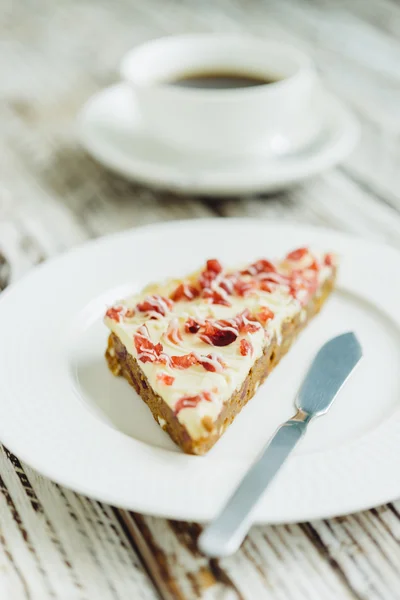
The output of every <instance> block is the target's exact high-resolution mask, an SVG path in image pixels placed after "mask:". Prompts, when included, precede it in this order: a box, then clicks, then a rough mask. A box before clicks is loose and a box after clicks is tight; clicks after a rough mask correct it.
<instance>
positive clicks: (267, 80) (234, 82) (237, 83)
mask: <svg viewBox="0 0 400 600" xmlns="http://www.w3.org/2000/svg"><path fill="white" fill-rule="evenodd" d="M276 81H277V79H274V78H273V77H261V76H260V77H257V76H256V75H250V74H246V73H225V72H215V73H208V72H207V73H206V72H204V73H191V74H190V73H189V74H187V75H183V76H182V77H178V78H176V79H172V80H171V81H168V83H169V84H170V85H175V86H179V87H190V88H198V89H210V90H228V89H239V88H249V87H257V86H260V85H267V84H271V83H276Z"/></svg>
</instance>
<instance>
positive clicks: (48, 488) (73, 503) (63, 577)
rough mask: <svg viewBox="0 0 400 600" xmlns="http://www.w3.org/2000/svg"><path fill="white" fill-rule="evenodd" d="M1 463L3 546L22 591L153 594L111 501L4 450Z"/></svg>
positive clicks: (109, 597) (104, 598) (106, 598)
mask: <svg viewBox="0 0 400 600" xmlns="http://www.w3.org/2000/svg"><path fill="white" fill-rule="evenodd" d="M11 464H12V466H13V467H14V468H13V469H11V468H10V466H11ZM0 468H1V473H2V476H3V483H4V489H6V490H7V491H6V492H5V493H4V494H3V495H2V498H3V504H1V503H0V522H1V523H3V522H4V523H5V527H2V539H4V544H3V552H4V548H6V549H7V548H8V552H9V554H10V556H11V563H12V564H11V565H10V564H9V568H8V569H7V572H9V573H10V576H12V577H13V578H14V579H15V578H16V577H18V578H19V579H20V580H21V581H20V585H19V587H20V588H22V591H23V592H24V593H25V594H26V590H29V594H30V595H31V597H32V598H34V599H35V600H36V598H37V599H38V600H41V599H42V598H47V597H54V598H71V599H74V598H85V599H86V598H87V599H88V600H89V599H90V600H91V599H92V598H98V599H99V600H115V599H116V598H118V599H119V598H122V599H124V598H126V597H127V596H129V595H130V594H134V596H135V598H138V600H154V599H155V598H156V595H155V592H154V590H153V588H152V586H151V585H150V583H149V580H148V577H147V575H146V574H145V573H144V571H143V567H142V565H141V563H140V562H139V560H138V558H137V556H136V554H135V552H134V550H133V549H132V547H131V545H130V543H129V541H128V539H127V538H126V535H125V533H124V531H123V530H122V528H121V526H120V524H119V521H118V519H117V518H116V517H115V514H114V512H113V511H112V509H111V508H110V507H108V506H104V507H103V506H102V505H101V504H99V503H97V502H95V501H92V500H89V499H87V498H84V497H81V496H78V495H76V494H74V493H73V492H70V491H69V490H66V489H64V488H62V487H60V486H57V485H55V484H53V483H51V482H50V481H48V480H46V479H44V478H42V477H40V476H39V475H37V474H36V473H35V472H34V471H32V469H29V468H28V467H25V468H23V467H22V465H20V463H19V461H18V460H16V459H15V458H13V457H12V455H9V454H7V453H4V451H2V452H1V461H0ZM0 500H1V499H0ZM1 541H2V540H0V542H1ZM1 546H2V544H1V543H0V547H1ZM9 562H10V557H9ZM0 580H1V576H0ZM29 594H28V596H29ZM28 596H27V597H28Z"/></svg>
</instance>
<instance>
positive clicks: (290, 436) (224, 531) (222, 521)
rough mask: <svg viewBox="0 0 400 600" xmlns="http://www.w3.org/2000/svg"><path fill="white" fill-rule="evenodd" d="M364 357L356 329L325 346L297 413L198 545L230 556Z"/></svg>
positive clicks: (302, 390) (299, 399)
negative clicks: (296, 451)
mask: <svg viewBox="0 0 400 600" xmlns="http://www.w3.org/2000/svg"><path fill="white" fill-rule="evenodd" d="M361 357H362V349H361V346H360V343H359V341H358V339H357V338H356V336H355V335H354V333H351V332H349V333H344V334H342V335H339V336H337V337H335V338H333V339H331V340H329V341H328V342H327V343H326V344H324V345H323V346H322V347H321V349H320V350H319V352H318V353H317V355H316V357H315V358H314V360H313V362H312V364H311V367H310V369H309V371H308V373H307V375H306V377H305V379H304V381H303V384H302V385H301V387H300V390H299V392H298V394H297V397H296V400H295V405H296V408H297V413H296V414H295V415H294V417H292V418H291V419H289V421H286V423H283V425H281V426H280V427H279V429H278V430H277V431H276V433H275V435H274V437H273V438H272V440H271V441H270V443H269V444H267V446H266V447H265V448H264V449H263V451H262V452H261V455H260V456H259V458H258V459H257V460H256V462H255V463H254V464H253V466H252V467H251V468H250V470H249V471H248V472H247V474H246V475H245V476H244V478H243V479H242V481H241V482H240V484H239V486H238V487H237V489H236V490H235V492H234V493H233V495H232V496H231V497H230V499H229V500H228V502H227V504H226V505H225V507H224V508H223V509H222V511H221V512H220V514H219V515H218V516H217V517H216V519H215V520H214V521H212V522H211V523H210V525H208V526H207V527H206V528H205V529H204V531H203V533H202V534H201V535H200V537H199V539H198V547H199V549H200V551H201V552H202V553H203V554H206V555H207V556H211V557H221V556H228V555H229V554H232V553H233V552H235V551H236V550H237V549H238V548H239V546H240V545H241V543H242V541H243V539H244V537H245V535H246V533H247V532H248V530H249V528H250V526H251V524H252V514H253V512H254V508H255V506H256V505H257V503H258V501H259V499H260V497H261V496H262V495H263V493H264V491H265V490H266V488H267V487H268V486H269V484H270V483H271V481H272V480H273V479H274V477H275V475H276V474H277V472H278V471H279V469H280V468H281V466H282V465H283V463H284V462H285V461H286V459H287V457H288V456H289V454H290V453H291V452H292V450H293V449H294V448H295V446H296V445H297V443H298V442H299V440H300V439H301V438H302V437H303V435H304V433H305V431H306V429H307V426H308V424H309V422H310V421H311V419H313V418H314V417H318V416H321V415H323V414H325V413H326V412H327V411H328V410H329V408H330V407H331V406H332V403H333V401H334V399H335V398H336V396H337V394H338V392H339V391H340V389H341V388H342V387H343V385H344V383H345V382H346V381H347V379H348V377H349V376H350V374H351V373H352V371H353V369H354V368H355V366H356V365H357V363H358V362H359V360H360V359H361Z"/></svg>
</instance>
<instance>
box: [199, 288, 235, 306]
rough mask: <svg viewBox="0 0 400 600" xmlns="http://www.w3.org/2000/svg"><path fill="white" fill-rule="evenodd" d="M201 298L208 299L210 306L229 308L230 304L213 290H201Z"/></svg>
mask: <svg viewBox="0 0 400 600" xmlns="http://www.w3.org/2000/svg"><path fill="white" fill-rule="evenodd" d="M202 296H203V298H208V299H209V300H210V302H211V304H221V305H222V306H230V305H231V304H230V302H228V300H227V299H226V298H224V296H223V295H222V294H220V293H219V292H216V291H215V290H211V289H208V288H206V289H204V290H203V294H202Z"/></svg>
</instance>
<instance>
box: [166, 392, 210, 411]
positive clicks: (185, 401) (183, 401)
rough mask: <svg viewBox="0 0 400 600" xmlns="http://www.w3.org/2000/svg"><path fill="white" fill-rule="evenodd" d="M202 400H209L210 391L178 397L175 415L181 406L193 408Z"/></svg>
mask: <svg viewBox="0 0 400 600" xmlns="http://www.w3.org/2000/svg"><path fill="white" fill-rule="evenodd" d="M202 400H207V401H208V402H211V400H212V398H211V394H210V392H202V393H201V394H198V395H197V396H182V398H179V400H178V402H177V403H176V404H175V410H174V412H175V415H177V414H178V413H179V412H180V411H181V410H182V409H183V408H195V407H196V406H197V405H198V403H199V402H201V401H202Z"/></svg>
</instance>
